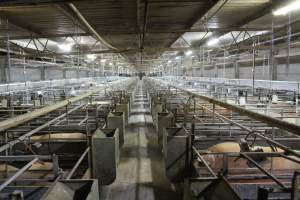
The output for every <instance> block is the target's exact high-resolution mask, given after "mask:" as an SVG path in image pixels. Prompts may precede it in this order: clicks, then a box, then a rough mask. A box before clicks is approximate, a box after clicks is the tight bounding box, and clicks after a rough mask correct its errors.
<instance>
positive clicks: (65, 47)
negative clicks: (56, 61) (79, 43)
mask: <svg viewBox="0 0 300 200" xmlns="http://www.w3.org/2000/svg"><path fill="white" fill-rule="evenodd" d="M57 46H58V48H59V49H61V50H63V51H71V49H72V46H73V44H59V45H57Z"/></svg>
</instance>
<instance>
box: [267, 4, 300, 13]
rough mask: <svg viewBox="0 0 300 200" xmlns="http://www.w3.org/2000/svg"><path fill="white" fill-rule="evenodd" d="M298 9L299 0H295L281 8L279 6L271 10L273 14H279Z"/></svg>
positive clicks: (299, 5)
mask: <svg viewBox="0 0 300 200" xmlns="http://www.w3.org/2000/svg"><path fill="white" fill-rule="evenodd" d="M298 9H300V0H296V1H294V2H292V3H290V4H288V5H286V6H284V7H282V8H279V9H277V10H275V11H274V12H273V15H275V16H279V15H286V14H287V13H289V12H292V11H295V10H298Z"/></svg>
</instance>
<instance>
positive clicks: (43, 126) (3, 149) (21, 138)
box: [0, 104, 84, 153]
mask: <svg viewBox="0 0 300 200" xmlns="http://www.w3.org/2000/svg"><path fill="white" fill-rule="evenodd" d="M83 106H84V104H82V105H79V106H76V107H75V108H73V109H71V110H69V111H68V112H66V113H64V114H62V115H60V116H58V117H56V118H54V119H52V120H50V121H49V122H47V123H45V124H43V125H41V126H39V127H37V128H35V129H33V130H31V131H29V132H28V133H26V134H24V135H21V136H20V137H18V138H17V139H15V140H12V141H10V142H8V143H6V144H5V145H2V146H1V147H0V153H1V152H3V151H5V150H6V149H9V148H11V147H12V146H14V145H15V144H17V143H19V142H21V141H24V140H26V139H28V138H29V137H30V136H32V135H33V134H35V133H37V132H38V131H40V130H42V129H44V128H46V127H47V126H50V125H51V124H53V123H54V122H56V121H57V120H59V119H61V118H64V117H65V116H66V115H67V114H70V113H72V112H73V111H75V110H77V109H79V108H81V107H83Z"/></svg>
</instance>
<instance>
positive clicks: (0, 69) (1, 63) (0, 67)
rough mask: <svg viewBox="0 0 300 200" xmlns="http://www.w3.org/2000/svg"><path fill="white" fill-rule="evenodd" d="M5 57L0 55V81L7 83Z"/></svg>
mask: <svg viewBox="0 0 300 200" xmlns="http://www.w3.org/2000/svg"><path fill="white" fill-rule="evenodd" d="M6 68H7V67H6V58H4V57H0V74H1V76H0V82H1V83H7V80H8V78H7V71H6V70H7V69H6Z"/></svg>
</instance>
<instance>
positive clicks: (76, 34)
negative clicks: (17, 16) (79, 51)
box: [0, 33, 90, 40]
mask: <svg viewBox="0 0 300 200" xmlns="http://www.w3.org/2000/svg"><path fill="white" fill-rule="evenodd" d="M77 36H90V34H89V33H62V34H39V35H24V36H21V35H20V36H11V37H10V38H9V39H10V40H25V39H40V38H45V39H52V38H65V37H77ZM5 38H6V37H0V40H3V39H5Z"/></svg>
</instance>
